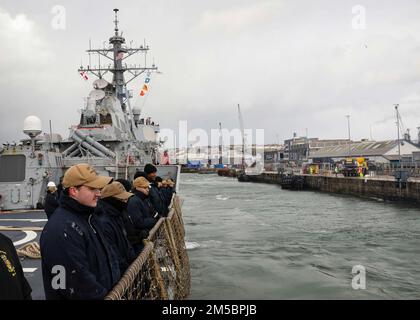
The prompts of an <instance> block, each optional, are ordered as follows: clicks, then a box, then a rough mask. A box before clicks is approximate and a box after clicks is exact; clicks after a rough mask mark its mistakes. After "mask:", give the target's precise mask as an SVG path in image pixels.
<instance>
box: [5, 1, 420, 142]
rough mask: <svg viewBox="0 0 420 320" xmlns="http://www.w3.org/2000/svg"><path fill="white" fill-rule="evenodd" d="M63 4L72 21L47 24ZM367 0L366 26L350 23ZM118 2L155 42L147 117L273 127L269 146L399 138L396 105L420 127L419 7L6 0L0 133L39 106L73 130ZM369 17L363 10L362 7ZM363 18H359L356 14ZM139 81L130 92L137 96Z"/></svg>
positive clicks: (12, 130)
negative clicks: (87, 70) (86, 67)
mask: <svg viewBox="0 0 420 320" xmlns="http://www.w3.org/2000/svg"><path fill="white" fill-rule="evenodd" d="M55 5H62V6H64V8H65V9H66V29H65V30H55V29H53V28H52V27H51V22H52V20H53V18H54V14H53V13H52V12H51V10H52V8H53V7H54V6H55ZM356 5H362V6H363V7H364V8H365V10H366V28H365V29H354V28H353V23H354V21H355V19H356V18H357V13H353V12H352V9H353V7H354V6H356ZM114 7H118V8H119V9H120V21H121V22H120V29H121V30H123V32H124V36H125V37H126V40H127V41H128V42H129V41H130V40H134V43H137V44H140V43H142V42H143V39H144V38H146V39H147V42H148V44H149V45H150V48H151V51H150V52H151V54H150V57H152V56H153V57H154V59H155V62H156V64H157V65H158V66H159V69H160V70H161V71H162V72H163V74H160V75H155V76H154V77H153V79H152V82H151V90H150V92H149V96H148V98H147V101H146V104H145V107H144V115H150V116H152V117H153V118H154V119H156V120H157V121H158V122H159V123H160V124H161V127H167V128H176V127H177V124H178V120H188V126H189V128H190V129H193V128H203V129H206V130H208V129H210V128H217V126H218V122H219V121H221V122H222V124H223V126H224V127H226V128H228V129H232V128H237V127H238V117H237V113H236V105H237V104H238V103H240V104H241V108H242V109H243V117H244V120H245V126H246V127H247V128H263V129H265V137H266V139H265V140H266V143H271V142H275V141H276V135H277V134H278V136H279V138H280V140H283V139H286V138H289V137H291V136H292V134H293V132H297V133H298V134H299V135H304V134H305V128H308V131H309V135H310V136H311V137H320V138H347V120H346V118H345V115H346V114H350V115H351V128H352V138H354V139H361V138H369V135H370V130H369V127H370V126H371V127H372V134H373V138H374V139H377V140H379V139H394V138H395V136H396V127H395V123H394V122H395V118H394V108H393V104H395V103H399V104H400V111H401V114H402V117H403V122H404V124H405V127H407V128H411V133H412V136H415V137H416V136H417V130H416V127H417V126H420V121H419V117H420V108H419V106H420V19H419V18H420V17H419V16H420V2H419V1H416V0H412V1H411V0H402V1H399V2H396V1H384V0H381V1H379V0H378V1H357V2H356V1H347V0H340V1H332V0H330V1H317V0H315V1H314V0H298V1H281V0H276V1H251V0H244V1H236V0H235V1H231V0H229V1H226V0H224V1H220V0H212V1H196V0H182V1H169V0H166V1H163V0H154V1H139V0H136V1H131V0H128V1H103V0H101V1H97V0H94V1H79V0H77V1H64V0H62V1H57V0H54V1H26V0H19V1H8V0H7V1H4V0H0V47H1V49H0V52H1V59H0V70H1V74H2V77H1V78H0V95H1V97H2V99H1V101H2V102H1V109H0V119H1V126H0V138H1V139H0V140H1V141H2V142H5V141H9V142H10V141H13V140H18V139H20V138H22V137H23V134H22V133H21V131H22V123H23V119H24V118H25V117H26V116H27V115H31V114H35V115H37V116H39V117H40V118H41V119H42V121H43V126H44V130H45V131H48V120H50V119H51V120H52V123H53V131H55V132H58V133H60V134H62V135H63V136H65V137H67V134H68V129H67V128H68V126H69V125H70V124H76V123H77V122H78V120H79V113H78V112H77V110H78V109H80V108H81V107H82V105H83V97H85V96H87V95H88V93H89V91H90V90H91V84H90V82H91V81H89V82H85V81H83V79H82V78H81V77H80V75H79V74H78V73H77V68H78V67H79V65H80V61H81V59H83V62H84V63H87V61H88V59H87V55H86V53H85V50H86V49H87V48H88V42H89V38H92V44H93V45H94V46H96V47H98V46H100V47H101V46H102V43H103V41H105V40H108V39H109V37H110V36H111V34H112V32H113V23H112V21H113V12H112V9H113V8H114ZM359 12H360V11H359ZM356 22H357V21H356ZM142 81H143V79H140V80H139V81H137V82H135V83H133V85H132V86H131V87H130V89H134V90H135V91H138V90H139V89H140V85H141V83H142Z"/></svg>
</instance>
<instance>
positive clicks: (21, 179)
mask: <svg viewBox="0 0 420 320" xmlns="http://www.w3.org/2000/svg"><path fill="white" fill-rule="evenodd" d="M118 11H119V10H118V9H114V12H115V21H114V24H115V29H114V34H113V35H112V36H111V37H110V38H109V44H108V46H107V47H104V48H101V49H93V48H91V47H90V48H89V49H88V50H87V53H88V55H89V65H87V66H86V67H84V66H80V68H79V69H78V72H79V73H80V74H81V75H82V76H83V77H85V78H88V75H92V76H93V77H94V78H96V80H95V81H93V83H92V85H93V90H92V91H91V92H90V93H89V96H88V97H87V98H86V99H85V105H84V107H83V108H82V110H81V116H80V122H79V123H78V124H76V125H73V126H71V128H70V132H69V135H68V137H67V138H65V139H63V138H62V137H61V135H59V134H56V133H52V132H51V130H50V132H49V133H42V125H41V120H40V119H39V118H38V117H36V116H29V117H27V118H26V119H25V121H24V128H23V132H24V133H25V134H26V135H28V138H27V139H23V140H21V141H20V143H15V144H9V143H7V144H3V147H1V148H0V210H1V211H9V210H28V209H41V208H42V203H43V201H44V197H45V192H46V186H47V183H48V182H49V181H54V182H55V183H56V184H58V183H59V182H60V178H61V177H62V176H63V174H64V172H65V170H66V169H67V168H69V167H70V166H72V165H74V164H77V163H90V164H92V165H93V166H94V167H95V169H96V170H97V172H98V174H101V175H108V176H111V177H114V178H125V179H132V178H133V175H134V174H135V172H136V171H137V170H142V169H143V166H144V165H145V164H146V163H154V164H158V162H159V157H160V154H159V146H161V144H162V142H161V141H159V138H158V134H159V125H158V124H156V123H154V122H153V121H151V120H150V118H146V117H143V118H141V116H142V111H141V109H140V108H139V107H136V106H132V105H131V99H132V98H133V92H132V91H130V90H128V88H127V85H128V84H129V83H130V82H131V81H133V80H134V79H136V78H138V77H140V76H141V75H143V76H146V79H148V78H149V79H150V76H151V74H152V73H156V72H158V68H157V67H156V65H155V64H154V63H153V64H152V65H151V66H147V64H146V58H145V57H146V54H147V52H148V51H149V47H148V46H147V45H141V46H139V47H135V48H133V47H132V46H131V45H130V46H128V45H127V44H126V40H125V38H124V37H123V36H122V32H120V30H119V26H118V24H119V21H118ZM92 55H94V56H95V57H98V59H99V65H98V66H97V67H96V66H95V67H92V66H91V65H90V59H91V56H92ZM135 55H142V56H143V57H144V60H143V61H142V63H143V65H141V64H140V65H136V64H135V65H133V64H130V65H127V63H126V61H125V60H126V59H127V58H130V57H132V56H135ZM101 58H102V59H105V60H107V61H108V62H109V64H107V65H102V66H101V62H100V59H101ZM126 75H127V77H126ZM109 76H111V77H110V78H111V79H109V81H108V80H106V77H109ZM50 128H51V126H50ZM157 168H158V175H159V176H161V177H162V178H172V179H174V180H175V181H176V188H177V187H178V183H179V179H178V178H179V176H180V167H179V166H177V165H165V166H159V165H157Z"/></svg>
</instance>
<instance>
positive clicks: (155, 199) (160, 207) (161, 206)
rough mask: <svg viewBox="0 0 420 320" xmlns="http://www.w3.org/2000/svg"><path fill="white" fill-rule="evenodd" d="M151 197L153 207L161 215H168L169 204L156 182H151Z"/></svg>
mask: <svg viewBox="0 0 420 320" xmlns="http://www.w3.org/2000/svg"><path fill="white" fill-rule="evenodd" d="M149 199H150V202H151V203H152V205H153V207H154V208H155V209H156V211H157V212H159V214H160V215H161V216H163V217H166V216H167V215H168V212H169V210H168V206H167V205H166V204H165V203H166V201H165V199H164V197H163V195H162V193H161V192H160V190H159V188H158V186H157V185H156V184H155V183H154V182H152V183H151V184H150V189H149Z"/></svg>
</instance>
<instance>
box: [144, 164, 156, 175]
mask: <svg viewBox="0 0 420 320" xmlns="http://www.w3.org/2000/svg"><path fill="white" fill-rule="evenodd" d="M156 171H157V169H156V167H155V166H154V165H153V164H151V163H148V164H146V165H145V166H144V173H145V174H151V173H153V172H156Z"/></svg>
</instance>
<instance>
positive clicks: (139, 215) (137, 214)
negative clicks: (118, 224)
mask: <svg viewBox="0 0 420 320" xmlns="http://www.w3.org/2000/svg"><path fill="white" fill-rule="evenodd" d="M132 192H133V193H134V197H131V198H130V199H128V204H127V212H128V216H129V217H130V219H131V221H132V222H133V225H134V227H135V228H136V229H140V230H144V229H147V230H150V229H152V228H153V226H154V225H155V224H156V222H157V220H158V219H157V218H154V216H155V214H156V212H155V210H154V209H153V206H152V205H151V203H150V200H149V198H148V197H147V196H146V195H145V194H144V193H142V192H140V191H137V190H133V191H132Z"/></svg>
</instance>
